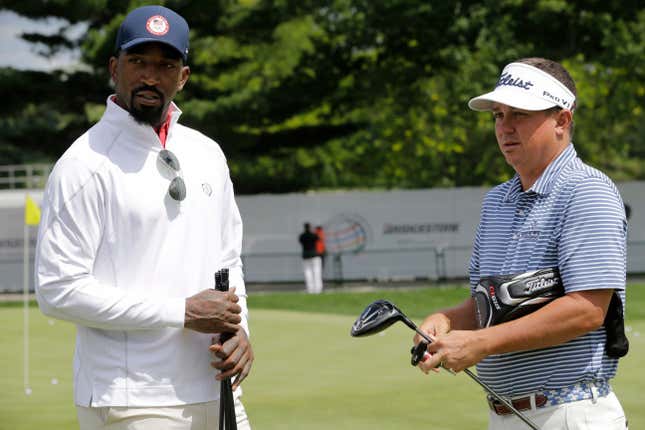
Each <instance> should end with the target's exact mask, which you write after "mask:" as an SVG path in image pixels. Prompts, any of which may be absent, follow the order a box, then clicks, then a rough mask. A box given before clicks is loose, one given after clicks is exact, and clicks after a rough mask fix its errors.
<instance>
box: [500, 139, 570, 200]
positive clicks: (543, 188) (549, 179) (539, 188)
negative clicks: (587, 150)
mask: <svg viewBox="0 0 645 430" xmlns="http://www.w3.org/2000/svg"><path fill="white" fill-rule="evenodd" d="M577 156H578V154H577V153H576V150H575V148H574V147H573V143H569V145H567V147H566V148H564V151H562V153H561V154H560V155H558V156H557V157H556V158H555V159H554V160H553V161H552V162H551V163H549V165H548V166H547V167H546V169H544V172H542V174H541V175H540V177H539V178H538V179H537V181H535V183H534V184H533V185H532V186H531V188H529V189H528V190H526V191H522V182H521V181H520V177H519V175H518V174H517V173H516V174H515V176H513V179H511V180H510V186H509V187H508V191H507V192H506V196H505V197H504V201H505V202H510V201H514V200H516V199H517V198H518V197H519V195H520V194H521V193H524V192H525V193H527V194H528V193H534V194H538V195H547V194H549V193H550V192H551V190H552V189H553V184H554V183H555V180H556V179H557V178H558V176H560V173H561V172H562V169H564V167H565V166H566V165H567V164H569V162H570V161H571V160H573V159H575V158H576V157H577Z"/></svg>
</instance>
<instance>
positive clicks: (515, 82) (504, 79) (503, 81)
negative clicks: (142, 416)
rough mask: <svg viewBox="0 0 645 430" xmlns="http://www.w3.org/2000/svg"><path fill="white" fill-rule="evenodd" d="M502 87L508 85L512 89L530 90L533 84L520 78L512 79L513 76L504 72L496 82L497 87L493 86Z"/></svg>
mask: <svg viewBox="0 0 645 430" xmlns="http://www.w3.org/2000/svg"><path fill="white" fill-rule="evenodd" d="M502 85H510V86H513V87H518V88H522V89H525V90H530V89H531V87H532V86H533V82H531V81H526V82H524V80H523V79H522V78H514V77H513V75H511V74H510V73H508V72H505V73H502V76H500V77H499V81H497V85H495V87H499V86H502Z"/></svg>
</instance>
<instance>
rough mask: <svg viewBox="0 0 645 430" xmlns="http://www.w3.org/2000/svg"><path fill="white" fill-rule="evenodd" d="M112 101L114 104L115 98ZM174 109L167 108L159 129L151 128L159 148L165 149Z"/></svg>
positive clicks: (170, 106)
mask: <svg viewBox="0 0 645 430" xmlns="http://www.w3.org/2000/svg"><path fill="white" fill-rule="evenodd" d="M112 101H113V102H114V103H116V96H112ZM174 110H175V108H174V107H173V106H172V105H169V106H168V113H167V114H166V119H165V120H164V122H163V123H162V124H161V125H160V126H159V127H153V128H154V130H155V133H157V135H158V136H159V140H160V141H161V146H163V147H164V148H165V147H166V139H167V138H168V129H169V128H170V121H171V119H172V113H173V111H174Z"/></svg>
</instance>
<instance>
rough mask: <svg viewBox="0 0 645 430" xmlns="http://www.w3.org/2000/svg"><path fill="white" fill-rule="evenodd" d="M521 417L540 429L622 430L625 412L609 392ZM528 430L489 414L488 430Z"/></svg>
mask: <svg viewBox="0 0 645 430" xmlns="http://www.w3.org/2000/svg"><path fill="white" fill-rule="evenodd" d="M522 413H523V414H524V415H525V416H527V417H528V418H530V419H531V421H533V422H534V423H535V424H536V425H537V426H538V427H539V428H541V429H545V430H546V429H548V430H625V429H627V421H626V419H625V412H623V408H622V406H621V405H620V402H619V401H618V399H617V398H616V395H615V394H614V393H613V392H611V393H609V394H608V395H607V396H605V397H598V398H596V399H595V400H594V399H588V400H580V401H577V402H570V403H562V404H560V405H555V406H547V407H544V408H535V409H531V410H527V411H522ZM523 429H529V426H528V425H526V423H524V421H522V420H521V419H519V418H517V417H516V416H515V415H514V414H512V415H497V414H496V413H495V412H492V411H491V412H490V421H489V425H488V430H523Z"/></svg>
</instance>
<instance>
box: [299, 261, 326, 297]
mask: <svg viewBox="0 0 645 430" xmlns="http://www.w3.org/2000/svg"><path fill="white" fill-rule="evenodd" d="M302 270H303V271H304V272H305V285H306V286H307V292H308V293H309V294H320V293H321V292H322V289H323V283H322V259H321V258H320V257H313V258H303V259H302Z"/></svg>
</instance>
